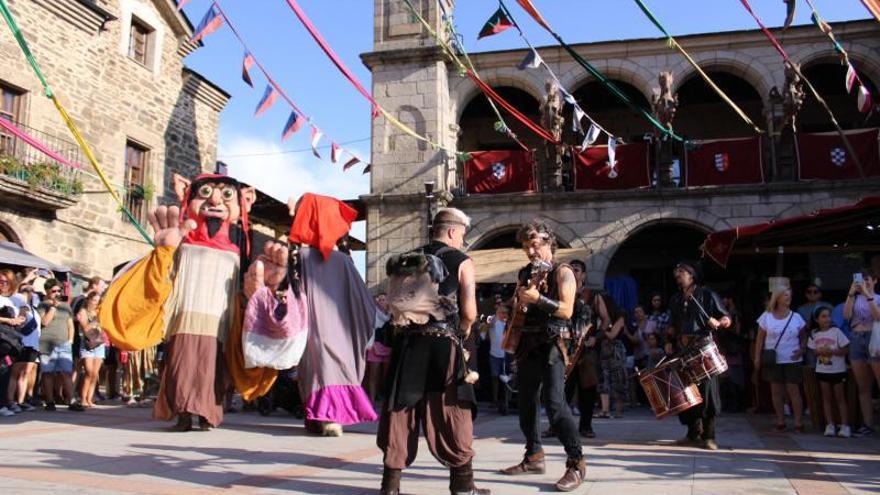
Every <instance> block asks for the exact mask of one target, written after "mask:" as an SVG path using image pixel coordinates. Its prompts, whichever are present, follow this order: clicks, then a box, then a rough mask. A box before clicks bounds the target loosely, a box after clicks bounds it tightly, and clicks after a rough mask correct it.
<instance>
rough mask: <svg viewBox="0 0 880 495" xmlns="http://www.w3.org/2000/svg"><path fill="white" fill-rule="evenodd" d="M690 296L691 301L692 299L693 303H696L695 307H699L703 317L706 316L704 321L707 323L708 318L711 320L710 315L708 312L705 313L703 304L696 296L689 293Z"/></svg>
mask: <svg viewBox="0 0 880 495" xmlns="http://www.w3.org/2000/svg"><path fill="white" fill-rule="evenodd" d="M690 298H691V299H692V300H693V301H694V304H696V305H697V308H698V309H699V310H700V312H701V313H703V316H705V317H706V322H707V323H708V321H709V320H711V319H712V317H711V316H709V314H708V313H706V310H705V309H703V305H702V304H700V301H697V298H696V297H694V295H693V294H691V295H690Z"/></svg>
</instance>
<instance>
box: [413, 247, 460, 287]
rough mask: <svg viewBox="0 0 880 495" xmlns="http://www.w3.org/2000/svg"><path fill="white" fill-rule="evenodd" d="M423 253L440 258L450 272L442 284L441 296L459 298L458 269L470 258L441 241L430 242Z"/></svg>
mask: <svg viewBox="0 0 880 495" xmlns="http://www.w3.org/2000/svg"><path fill="white" fill-rule="evenodd" d="M422 251H424V252H425V253H426V254H433V255H434V256H437V257H438V258H440V261H442V262H443V264H444V265H446V269H447V270H449V276H448V277H446V278H445V279H444V280H443V281H442V282H440V285H439V287H438V288H437V292H438V293H439V294H440V295H441V296H450V295H454V296H458V268H459V267H460V266H461V264H462V263H464V262H465V261H467V260H469V259H470V257H469V256H468V255H466V254H464V253H463V252H461V251H459V250H458V249H455V248H453V247H450V246H448V245H446V244H444V243H442V242H440V241H431V242H429V243H428V244H427V245H426V246H424V247H422ZM438 253H439V254H438Z"/></svg>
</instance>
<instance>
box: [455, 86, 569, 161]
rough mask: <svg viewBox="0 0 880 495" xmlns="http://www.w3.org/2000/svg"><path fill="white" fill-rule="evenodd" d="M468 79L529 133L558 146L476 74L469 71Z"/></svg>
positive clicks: (538, 126) (550, 135)
mask: <svg viewBox="0 0 880 495" xmlns="http://www.w3.org/2000/svg"><path fill="white" fill-rule="evenodd" d="M467 75H468V77H470V78H471V81H473V82H474V84H476V85H477V87H478V88H480V90H481V91H482V92H483V93H485V94H486V96H488V97H489V98H491V99H492V100H493V101H495V103H498V104H499V105H501V108H503V109H505V110H507V112H508V113H509V114H510V115H512V116H513V117H514V118H515V119H516V120H518V121H520V123H522V124H523V125H524V126H526V127H527V128H528V129H529V130H530V131H532V132H534V133H535V134H537V135H538V136H540V137H541V138H543V139H544V140H545V141H548V142H551V143H553V144H560V143H559V140H558V139H556V138H555V137H553V135H552V134H550V133H549V132H548V131H547V130H546V129H544V128H543V127H541V126H540V125H538V124H536V123H534V122H533V121H532V120H531V119H529V118H528V117H526V116H525V115H523V114H522V113H521V112H520V111H519V110H517V109H516V107H515V106H513V105H512V104H510V103H509V102H508V101H507V100H505V99H504V98H502V97H501V95H499V94H498V93H496V92H495V90H494V89H492V87H491V86H489V85H488V84H486V83H485V82H483V81H482V80H481V79H480V78H479V77H477V75H476V74H474V73H473V71H471V70H470V69H469V70H468V71H467Z"/></svg>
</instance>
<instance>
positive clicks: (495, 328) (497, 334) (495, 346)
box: [489, 318, 507, 358]
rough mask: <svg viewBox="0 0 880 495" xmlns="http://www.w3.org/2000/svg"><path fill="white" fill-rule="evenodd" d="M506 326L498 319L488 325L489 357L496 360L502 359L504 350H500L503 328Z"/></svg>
mask: <svg viewBox="0 0 880 495" xmlns="http://www.w3.org/2000/svg"><path fill="white" fill-rule="evenodd" d="M505 326H507V324H506V323H505V322H503V321H501V320H499V319H498V318H495V319H494V320H492V324H491V325H489V355H490V356H492V357H496V358H503V357H504V349H502V348H501V342H502V340H503V339H504V327H505Z"/></svg>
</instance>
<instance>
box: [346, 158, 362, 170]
mask: <svg viewBox="0 0 880 495" xmlns="http://www.w3.org/2000/svg"><path fill="white" fill-rule="evenodd" d="M360 162H361V161H360V160H358V158H357V157H356V156H353V157H351V160H349V161H347V162H345V165H343V166H342V171H343V172H345V171H346V170H348V169H350V168H351V167H354V166H355V165H357V164H358V163H360Z"/></svg>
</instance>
